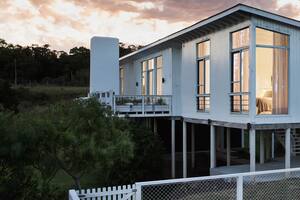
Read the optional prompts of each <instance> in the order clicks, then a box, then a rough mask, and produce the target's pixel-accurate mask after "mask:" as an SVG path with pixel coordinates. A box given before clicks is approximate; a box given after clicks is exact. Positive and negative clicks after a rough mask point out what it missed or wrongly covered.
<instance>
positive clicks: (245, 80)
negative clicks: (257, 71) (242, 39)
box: [242, 50, 249, 92]
mask: <svg viewBox="0 0 300 200" xmlns="http://www.w3.org/2000/svg"><path fill="white" fill-rule="evenodd" d="M242 86H243V88H242V92H249V51H248V50H246V51H243V52H242Z"/></svg>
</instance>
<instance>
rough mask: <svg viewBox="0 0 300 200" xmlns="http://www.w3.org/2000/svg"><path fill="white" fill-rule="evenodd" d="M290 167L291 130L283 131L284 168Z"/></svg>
mask: <svg viewBox="0 0 300 200" xmlns="http://www.w3.org/2000/svg"><path fill="white" fill-rule="evenodd" d="M290 167H291V129H290V128H288V129H286V130H285V168H286V169H288V168H290Z"/></svg>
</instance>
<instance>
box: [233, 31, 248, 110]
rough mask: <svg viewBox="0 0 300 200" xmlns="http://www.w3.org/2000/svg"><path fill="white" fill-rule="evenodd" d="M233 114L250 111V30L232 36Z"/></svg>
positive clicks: (234, 33)
mask: <svg viewBox="0 0 300 200" xmlns="http://www.w3.org/2000/svg"><path fill="white" fill-rule="evenodd" d="M231 56H232V59H231V61H232V67H231V94H230V101H231V112H239V113H246V112H248V111H249V28H245V29H242V30H239V31H236V32H233V33H232V34H231Z"/></svg>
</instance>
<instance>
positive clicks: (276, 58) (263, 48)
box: [256, 28, 289, 114]
mask: <svg viewBox="0 0 300 200" xmlns="http://www.w3.org/2000/svg"><path fill="white" fill-rule="evenodd" d="M288 46H289V38H288V35H285V34H281V33H276V32H273V31H269V30H265V29H261V28H256V113H257V114H288V57H289V56H288Z"/></svg>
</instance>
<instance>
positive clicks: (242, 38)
mask: <svg viewBox="0 0 300 200" xmlns="http://www.w3.org/2000/svg"><path fill="white" fill-rule="evenodd" d="M231 41H232V48H233V49H236V48H240V47H246V46H249V28H245V29H243V30H240V31H236V32H234V33H232V34H231Z"/></svg>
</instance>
